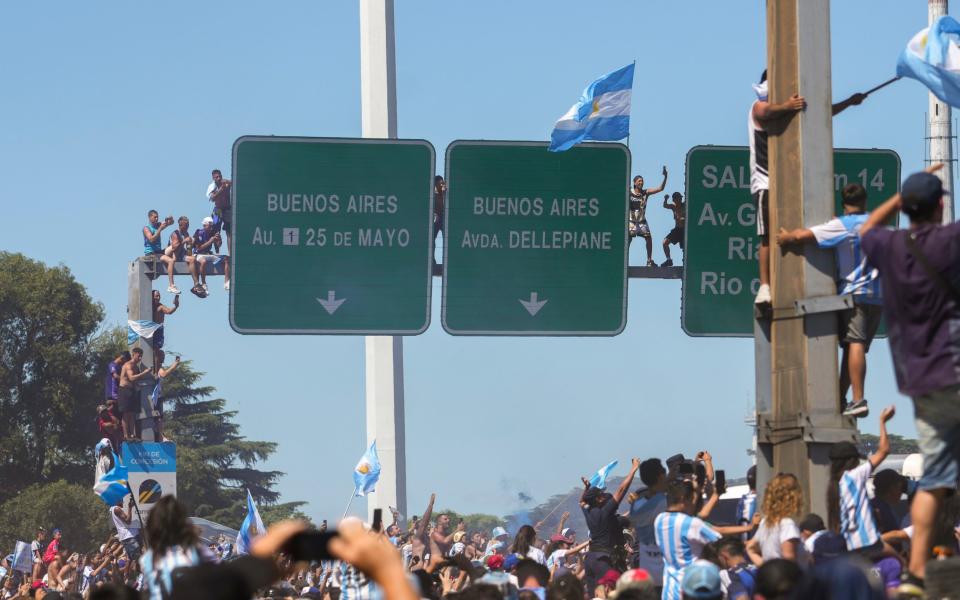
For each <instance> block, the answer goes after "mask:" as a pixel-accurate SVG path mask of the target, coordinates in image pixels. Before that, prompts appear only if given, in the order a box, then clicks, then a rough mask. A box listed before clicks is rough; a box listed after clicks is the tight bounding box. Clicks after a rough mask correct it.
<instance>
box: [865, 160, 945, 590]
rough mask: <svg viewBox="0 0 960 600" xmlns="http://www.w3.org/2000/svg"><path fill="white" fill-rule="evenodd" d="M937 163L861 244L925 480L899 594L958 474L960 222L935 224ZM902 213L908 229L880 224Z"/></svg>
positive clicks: (916, 574)
mask: <svg viewBox="0 0 960 600" xmlns="http://www.w3.org/2000/svg"><path fill="white" fill-rule="evenodd" d="M942 167H943V165H941V164H938V165H934V166H932V167H930V168H928V169H927V170H926V171H924V172H922V173H914V174H913V175H911V176H910V177H908V178H907V179H906V181H904V182H903V186H902V187H901V192H900V193H899V194H897V195H895V196H894V197H893V198H891V199H889V200H887V201H886V202H885V203H884V204H883V205H882V206H880V207H879V208H877V209H876V210H875V211H873V212H872V213H871V214H870V217H869V218H868V219H867V221H866V222H865V223H864V224H863V227H862V228H861V229H860V236H861V240H862V247H863V250H864V252H866V254H867V257H868V258H869V259H870V263H871V264H872V265H873V266H875V267H876V268H877V269H878V270H879V271H880V280H881V282H882V285H883V310H884V315H885V316H886V318H887V331H888V334H889V337H890V350H891V352H892V354H893V366H894V371H895V372H896V376H897V386H898V387H899V388H900V392H901V393H903V394H906V395H908V396H910V397H911V398H912V399H913V406H914V413H915V419H916V424H917V434H918V437H919V445H920V450H921V452H922V453H923V477H921V479H920V482H919V485H918V491H917V494H916V496H915V497H914V499H913V504H912V505H911V507H910V517H911V519H912V521H913V527H914V533H913V540H912V543H911V549H910V563H909V575H908V578H907V579H906V580H905V581H904V583H903V585H901V587H900V591H901V593H902V594H905V595H908V596H920V595H922V593H923V577H924V575H925V573H926V563H927V557H928V555H929V553H930V543H931V533H932V530H933V524H934V521H935V519H936V518H937V512H938V511H940V510H941V509H942V508H943V503H944V498H945V497H946V495H947V493H948V492H949V490H954V489H956V487H957V479H958V477H960V288H958V283H960V223H950V224H948V225H940V223H941V221H942V219H943V193H944V192H943V187H942V185H941V182H940V180H939V179H938V178H937V177H936V176H935V175H933V173H934V172H935V171H937V170H939V169H940V168H942ZM897 210H902V211H903V212H904V214H906V215H907V216H908V217H909V218H910V228H909V229H906V230H892V229H886V228H884V227H881V225H882V224H883V223H885V222H887V221H888V219H890V218H891V217H893V216H894V215H895V214H896V212H897Z"/></svg>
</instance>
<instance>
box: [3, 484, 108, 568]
mask: <svg viewBox="0 0 960 600" xmlns="http://www.w3.org/2000/svg"><path fill="white" fill-rule="evenodd" d="M88 476H89V478H90V479H92V477H93V476H92V473H88ZM108 509H109V507H108V506H107V505H106V504H104V503H103V501H101V500H100V498H98V497H97V496H96V494H94V493H93V491H92V490H91V486H89V485H78V484H74V483H67V482H66V481H56V482H53V483H47V484H34V485H32V486H30V487H28V488H26V489H25V490H23V491H22V492H20V493H19V494H17V495H16V496H14V497H13V498H10V499H9V500H7V501H6V502H4V503H3V504H0V549H3V552H4V554H6V553H7V552H11V551H12V550H13V548H14V545H15V543H16V542H17V540H20V541H24V542H30V541H31V540H33V539H34V537H35V536H36V533H37V527H46V528H47V530H48V531H49V530H50V529H52V528H54V527H59V528H60V529H62V530H63V541H62V542H61V544H62V546H61V547H62V548H64V549H66V550H70V551H74V550H76V551H78V552H89V551H92V550H94V549H96V548H98V547H99V546H100V544H102V543H103V542H104V541H106V537H107V535H109V534H110V533H111V532H112V531H113V525H112V522H111V520H110V515H109V513H108Z"/></svg>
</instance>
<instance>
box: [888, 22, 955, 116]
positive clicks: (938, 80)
mask: <svg viewBox="0 0 960 600" xmlns="http://www.w3.org/2000/svg"><path fill="white" fill-rule="evenodd" d="M958 42H960V23H958V22H957V20H956V19H954V18H953V17H948V16H944V17H940V18H939V19H937V20H936V21H934V22H933V25H931V26H930V27H928V28H926V29H923V30H921V31H920V32H919V33H917V35H915V36H913V39H911V40H910V42H909V43H908V44H907V47H906V49H905V50H904V51H903V52H902V53H901V54H900V59H899V60H898V61H897V75H899V76H901V77H910V78H911V79H916V80H917V81H919V82H920V83H922V84H923V85H925V86H927V87H928V88H929V89H930V91H931V92H933V94H934V95H935V96H936V97H937V98H940V99H941V100H943V101H944V102H946V103H947V104H949V105H951V106H960V47H958V45H957V44H958Z"/></svg>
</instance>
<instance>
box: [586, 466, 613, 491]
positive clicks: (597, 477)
mask: <svg viewBox="0 0 960 600" xmlns="http://www.w3.org/2000/svg"><path fill="white" fill-rule="evenodd" d="M618 464H619V461H616V460H614V461H611V462H610V464H608V465H606V466H605V467H600V470H599V471H597V472H596V473H594V474H593V477H591V478H590V485H592V486H593V487H595V488H600V489H601V490H605V489H607V475H609V474H610V471H612V470H614V469H616V468H617V465H618Z"/></svg>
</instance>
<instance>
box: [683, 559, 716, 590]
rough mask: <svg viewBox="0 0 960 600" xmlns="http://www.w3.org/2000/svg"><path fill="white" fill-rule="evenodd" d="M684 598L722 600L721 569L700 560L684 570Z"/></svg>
mask: <svg viewBox="0 0 960 600" xmlns="http://www.w3.org/2000/svg"><path fill="white" fill-rule="evenodd" d="M682 598H683V600H721V599H722V598H723V588H722V587H721V585H720V569H718V568H717V565H715V564H713V563H712V562H707V561H705V560H698V561H696V562H694V563H693V564H691V565H690V566H688V567H687V568H685V569H684V570H683V596H682Z"/></svg>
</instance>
